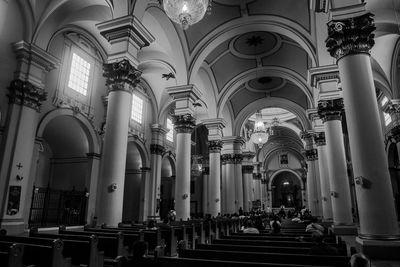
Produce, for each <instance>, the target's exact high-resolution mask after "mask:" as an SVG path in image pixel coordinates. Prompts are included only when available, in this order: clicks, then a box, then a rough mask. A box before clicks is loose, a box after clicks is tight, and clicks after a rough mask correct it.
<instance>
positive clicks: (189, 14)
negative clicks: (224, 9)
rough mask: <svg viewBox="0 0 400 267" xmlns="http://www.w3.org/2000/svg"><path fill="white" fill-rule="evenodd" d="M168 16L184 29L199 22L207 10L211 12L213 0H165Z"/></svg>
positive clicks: (164, 6)
mask: <svg viewBox="0 0 400 267" xmlns="http://www.w3.org/2000/svg"><path fill="white" fill-rule="evenodd" d="M162 2H163V8H164V11H165V13H166V14H167V16H168V17H169V18H170V19H171V20H172V21H173V22H175V23H177V24H180V25H181V26H182V28H183V29H184V30H186V29H187V28H189V26H190V25H193V24H195V23H197V22H199V21H200V20H201V19H202V18H203V17H204V15H205V13H206V12H207V13H208V14H209V13H211V2H212V0H163V1H162Z"/></svg>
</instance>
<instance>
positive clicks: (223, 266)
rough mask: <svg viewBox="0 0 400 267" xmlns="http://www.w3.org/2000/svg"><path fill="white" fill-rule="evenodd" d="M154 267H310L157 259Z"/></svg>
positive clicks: (303, 266)
mask: <svg viewBox="0 0 400 267" xmlns="http://www.w3.org/2000/svg"><path fill="white" fill-rule="evenodd" d="M156 262H157V264H156V266H159V267H188V266H190V267H204V266H207V267H261V266H262V267H310V265H299V264H279V263H258V262H243V261H221V260H209V259H207V260H206V259H201V260H200V259H188V258H168V257H159V258H158V259H157V261H156Z"/></svg>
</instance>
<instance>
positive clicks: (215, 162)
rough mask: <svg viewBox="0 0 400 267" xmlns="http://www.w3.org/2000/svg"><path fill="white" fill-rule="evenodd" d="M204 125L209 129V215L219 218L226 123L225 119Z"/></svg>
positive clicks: (205, 122) (204, 121)
mask: <svg viewBox="0 0 400 267" xmlns="http://www.w3.org/2000/svg"><path fill="white" fill-rule="evenodd" d="M203 125H204V126H206V127H207V129H208V149H209V153H210V155H209V166H210V178H209V183H208V192H209V195H208V197H209V199H208V204H209V213H210V214H211V216H217V215H218V213H220V212H221V149H222V141H221V138H222V129H223V128H224V127H225V125H226V122H225V120H223V119H219V118H217V119H207V120H203Z"/></svg>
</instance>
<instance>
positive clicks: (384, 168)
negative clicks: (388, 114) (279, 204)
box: [326, 3, 400, 257]
mask: <svg viewBox="0 0 400 267" xmlns="http://www.w3.org/2000/svg"><path fill="white" fill-rule="evenodd" d="M355 10H356V11H357V12H355ZM355 14H356V15H355ZM372 17H373V15H372V14H371V13H367V12H366V11H365V3H364V4H360V5H358V6H355V7H348V8H347V9H346V8H342V9H341V10H338V11H333V16H332V20H331V21H330V22H329V23H328V38H327V40H326V45H327V47H328V52H329V53H330V55H331V56H332V57H335V58H336V60H337V64H338V67H339V73H340V79H341V84H342V89H343V101H344V107H345V110H346V113H345V114H346V121H347V127H348V133H349V140H350V151H351V159H352V163H353V171H354V181H355V185H356V197H357V204H358V214H359V217H360V229H359V238H358V239H357V240H356V241H357V242H358V243H359V244H360V246H361V247H362V250H363V251H364V252H365V253H367V254H369V255H371V256H373V257H375V256H382V255H383V254H382V253H381V252H383V253H385V252H386V253H390V251H393V252H392V253H391V255H392V256H393V255H395V254H396V255H398V253H396V252H395V251H397V252H398V251H399V247H400V243H399V242H398V243H397V245H396V244H395V243H393V242H391V243H387V242H382V241H380V240H390V239H399V238H400V234H399V225H398V221H397V216H396V211H395V205H394V200H393V191H392V186H391V181H390V174H389V170H388V162H387V157H386V153H385V148H384V142H383V141H384V137H383V133H382V130H381V121H380V111H379V108H378V103H377V100H376V92H375V85H374V80H373V73H372V67H371V58H370V53H369V50H370V49H371V48H372V46H373V45H374V34H373V33H372V32H373V31H374V30H375V25H374V21H373V18H372ZM331 190H332V188H331ZM382 218H384V220H382ZM371 240H372V241H371ZM369 241H371V242H369ZM378 243H379V245H377V244H378ZM374 245H375V247H376V246H380V247H381V248H382V247H385V249H382V250H380V251H381V252H378V250H376V249H374ZM397 257H399V256H397Z"/></svg>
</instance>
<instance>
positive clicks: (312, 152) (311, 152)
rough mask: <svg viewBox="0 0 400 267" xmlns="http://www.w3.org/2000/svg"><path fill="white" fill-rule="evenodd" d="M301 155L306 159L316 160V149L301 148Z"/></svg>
mask: <svg viewBox="0 0 400 267" xmlns="http://www.w3.org/2000/svg"><path fill="white" fill-rule="evenodd" d="M303 155H304V157H305V158H306V159H307V161H314V160H318V151H317V150H316V149H315V148H312V149H307V150H303Z"/></svg>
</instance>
